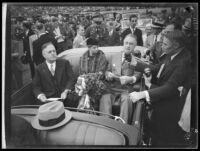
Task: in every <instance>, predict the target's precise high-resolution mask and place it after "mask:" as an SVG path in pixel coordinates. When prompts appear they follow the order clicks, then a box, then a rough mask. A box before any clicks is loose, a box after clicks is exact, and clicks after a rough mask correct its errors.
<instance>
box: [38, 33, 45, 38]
mask: <svg viewBox="0 0 200 151" xmlns="http://www.w3.org/2000/svg"><path fill="white" fill-rule="evenodd" d="M44 34H46V32H44V33H40V34H39V35H38V37H41V36H42V35H44Z"/></svg>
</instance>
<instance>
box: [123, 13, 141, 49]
mask: <svg viewBox="0 0 200 151" xmlns="http://www.w3.org/2000/svg"><path fill="white" fill-rule="evenodd" d="M129 20H130V27H129V28H127V29H126V30H124V31H123V32H122V34H121V37H122V39H121V40H122V41H121V43H123V41H124V38H125V37H126V35H128V34H130V33H131V34H133V35H135V36H136V37H137V45H138V46H143V40H142V31H141V30H140V29H138V28H137V27H136V25H137V21H138V16H137V15H131V16H130V17H129Z"/></svg>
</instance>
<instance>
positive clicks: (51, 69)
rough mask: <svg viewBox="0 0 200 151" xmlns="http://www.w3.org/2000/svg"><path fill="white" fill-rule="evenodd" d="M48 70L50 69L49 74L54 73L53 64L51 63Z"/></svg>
mask: <svg viewBox="0 0 200 151" xmlns="http://www.w3.org/2000/svg"><path fill="white" fill-rule="evenodd" d="M50 71H51V74H52V75H53V76H54V74H55V71H54V69H53V64H51V68H50Z"/></svg>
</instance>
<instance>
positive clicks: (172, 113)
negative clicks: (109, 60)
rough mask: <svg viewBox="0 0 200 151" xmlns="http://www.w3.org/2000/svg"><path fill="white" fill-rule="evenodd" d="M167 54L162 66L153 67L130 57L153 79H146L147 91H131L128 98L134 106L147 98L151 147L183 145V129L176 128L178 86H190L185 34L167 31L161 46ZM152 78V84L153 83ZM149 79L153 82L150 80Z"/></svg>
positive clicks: (132, 62)
mask: <svg viewBox="0 0 200 151" xmlns="http://www.w3.org/2000/svg"><path fill="white" fill-rule="evenodd" d="M162 49H163V50H164V51H165V53H166V54H167V57H166V59H165V61H164V63H162V62H161V63H160V64H157V65H155V66H152V65H150V66H149V65H145V64H142V63H141V62H139V61H136V59H135V58H134V57H132V61H131V64H132V65H133V66H135V68H136V70H138V71H144V68H146V67H150V68H151V70H152V76H150V77H149V78H147V77H146V76H144V77H145V85H146V86H147V87H148V88H149V89H148V90H146V91H141V92H132V93H130V94H129V96H130V99H131V100H132V101H133V102H134V103H135V102H137V101H139V100H141V99H146V101H147V102H148V103H150V104H151V106H152V109H153V113H152V118H151V119H152V129H151V132H152V136H151V137H152V145H154V146H168V145H178V144H180V143H181V142H182V139H183V136H182V133H183V132H182V130H181V128H180V127H179V126H178V121H179V119H180V113H181V106H182V103H183V102H181V96H182V94H181V93H180V92H179V91H180V90H179V88H180V87H184V88H187V87H190V86H189V85H188V84H189V83H190V82H187V81H188V79H189V77H190V69H191V58H190V52H189V51H188V50H187V49H186V47H185V42H184V35H183V33H182V32H181V31H180V30H174V31H171V32H168V33H167V34H166V35H165V37H164V39H163V44H162ZM153 78H154V79H155V81H152V80H153ZM151 79H152V80H151Z"/></svg>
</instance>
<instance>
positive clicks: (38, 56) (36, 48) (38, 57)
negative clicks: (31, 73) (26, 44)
mask: <svg viewBox="0 0 200 151" xmlns="http://www.w3.org/2000/svg"><path fill="white" fill-rule="evenodd" d="M36 29H37V31H38V39H37V40H35V41H34V42H33V60H34V62H35V64H36V65H39V64H41V63H43V62H44V61H45V59H44V57H43V56H42V45H43V44H44V43H46V42H52V43H53V44H54V46H55V47H56V48H57V47H58V46H57V41H56V39H55V38H54V37H53V36H52V35H50V34H49V33H47V32H46V31H45V27H44V24H43V23H40V22H38V23H36Z"/></svg>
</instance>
